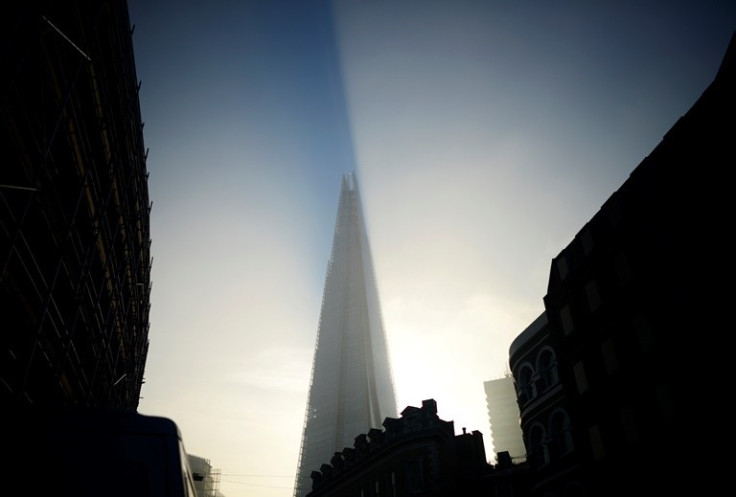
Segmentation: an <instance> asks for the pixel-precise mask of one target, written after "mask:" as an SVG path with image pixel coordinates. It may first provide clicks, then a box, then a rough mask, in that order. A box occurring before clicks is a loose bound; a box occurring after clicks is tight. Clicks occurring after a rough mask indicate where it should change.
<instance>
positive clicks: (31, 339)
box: [0, 0, 151, 410]
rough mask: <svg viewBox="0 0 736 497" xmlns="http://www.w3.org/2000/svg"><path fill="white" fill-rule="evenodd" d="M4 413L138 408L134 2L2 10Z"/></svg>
mask: <svg viewBox="0 0 736 497" xmlns="http://www.w3.org/2000/svg"><path fill="white" fill-rule="evenodd" d="M0 67H2V71H1V72H0V90H1V91H2V100H1V101H0V154H1V156H2V167H0V331H1V332H0V405H2V406H3V407H7V406H10V405H13V406H22V405H35V406H39V405H54V406H59V405H77V406H87V407H106V408H122V409H129V410H135V409H137V406H138V400H139V398H140V390H141V385H142V383H143V371H144V367H145V362H146V356H147V352H148V326H149V294H150V290H151V282H150V265H151V257H150V243H151V240H150V236H149V209H150V204H149V198H148V183H147V181H148V173H147V171H146V149H145V147H144V143H143V131H142V130H143V125H142V122H141V114H140V107H139V100H138V89H139V83H138V80H137V77H136V69H135V61H134V57H133V42H132V29H131V25H130V20H129V17H128V7H127V3H126V2H125V0H80V1H74V2H60V1H51V0H24V1H16V0H12V1H11V2H8V3H6V4H4V6H3V14H2V16H0Z"/></svg>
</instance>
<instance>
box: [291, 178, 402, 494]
mask: <svg viewBox="0 0 736 497" xmlns="http://www.w3.org/2000/svg"><path fill="white" fill-rule="evenodd" d="M395 416H396V396H395V392H394V385H393V378H392V374H391V363H390V359H389V353H388V347H387V342H386V334H385V332H384V328H383V319H382V317H381V307H380V302H379V299H378V289H377V286H376V280H375V275H374V271H373V261H372V258H371V252H370V247H369V244H368V235H367V230H366V224H365V219H364V216H363V207H362V205H361V200H360V193H359V190H358V182H357V178H356V176H355V174H354V173H352V174H345V175H343V177H342V183H341V188H340V200H339V204H338V210H337V220H336V221H335V234H334V239H333V242H332V253H331V256H330V261H329V264H328V267H327V276H326V278H325V288H324V294H323V297H322V311H321V314H320V320H319V328H318V332H317V344H316V347H315V351H314V361H313V363H312V381H311V383H310V390H309V399H308V402H307V410H306V414H305V419H304V432H303V436H302V445H301V451H300V455H299V467H298V470H297V479H296V484H295V489H294V495H295V497H302V496H304V495H306V494H307V493H308V492H309V491H310V490H311V478H310V474H311V472H312V471H314V470H319V468H320V466H321V465H322V464H323V463H329V461H330V459H331V458H332V456H333V455H334V453H335V452H340V451H342V450H343V449H344V448H345V447H352V446H353V443H354V440H355V437H357V436H358V435H360V434H362V433H367V432H368V430H369V429H371V428H381V427H382V424H383V420H384V419H385V418H386V417H395Z"/></svg>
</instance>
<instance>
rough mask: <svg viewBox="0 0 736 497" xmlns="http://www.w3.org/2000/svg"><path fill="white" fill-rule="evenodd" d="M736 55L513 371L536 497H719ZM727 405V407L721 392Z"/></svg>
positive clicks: (608, 213) (563, 283)
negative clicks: (688, 492) (686, 495)
mask: <svg viewBox="0 0 736 497" xmlns="http://www.w3.org/2000/svg"><path fill="white" fill-rule="evenodd" d="M735 58H736V46H735V45H734V39H732V41H731V44H730V46H729V48H728V50H727V52H726V55H725V57H724V60H723V62H722V65H721V67H720V69H719V71H718V72H717V74H716V76H715V78H714V80H713V82H712V83H711V84H710V85H709V87H708V88H707V89H706V90H705V91H704V92H703V94H702V95H701V96H700V98H699V99H698V100H697V101H696V102H695V103H694V105H693V106H692V107H691V108H690V110H688V112H687V113H686V114H685V115H683V116H682V117H681V118H680V119H679V120H678V121H677V122H676V123H675V125H674V126H673V127H672V128H671V129H670V130H669V132H668V133H667V134H666V135H665V136H664V138H663V139H662V141H661V142H660V143H659V145H657V147H656V148H654V150H653V151H652V152H651V153H650V154H649V156H647V157H646V158H645V159H644V160H643V161H642V162H641V163H640V164H639V165H638V166H637V167H636V168H635V169H634V171H633V172H632V173H631V175H630V177H629V178H628V179H627V181H626V182H624V184H623V185H622V186H621V187H620V188H619V189H618V190H617V191H616V192H615V193H614V194H613V195H612V196H611V197H610V198H609V199H608V200H607V201H606V202H605V203H604V204H603V206H602V207H601V209H600V210H599V212H598V213H596V214H595V216H593V218H592V219H591V220H590V221H589V222H588V223H586V225H585V226H583V228H582V229H581V230H580V231H579V232H578V233H577V235H576V236H575V237H574V239H573V240H572V242H571V243H570V244H569V245H568V246H567V247H566V248H565V249H564V250H563V251H562V252H561V253H560V254H559V255H558V256H557V257H555V258H554V259H553V261H552V266H551V271H550V277H549V285H548V288H547V294H546V296H545V297H544V306H545V313H543V314H542V315H541V316H540V317H539V319H537V320H536V321H535V323H533V324H532V325H531V326H530V327H529V328H528V329H527V330H526V331H524V332H523V333H522V334H521V335H519V337H518V338H517V339H516V340H515V341H514V343H513V344H512V346H511V349H510V364H511V367H512V370H513V374H514V378H515V381H516V387H517V394H518V402H519V406H520V414H521V421H522V429H523V432H524V438H525V444H526V447H527V451H528V460H529V464H530V467H531V470H532V471H533V474H534V483H533V488H532V492H531V494H532V495H534V496H547V495H549V496H552V495H559V496H563V495H564V496H573V495H575V496H577V495H588V496H608V495H631V494H652V495H667V494H673V493H676V494H677V495H679V494H681V493H682V491H683V490H684V489H692V491H693V492H694V493H695V494H697V495H701V494H705V495H710V494H714V493H716V491H717V490H716V489H717V488H718V486H719V484H717V483H716V482H718V481H721V480H722V479H723V478H724V476H722V475H723V473H721V472H720V470H719V468H720V464H721V463H719V460H720V458H719V457H718V456H717V455H716V454H718V453H720V450H718V449H716V450H715V452H714V453H709V448H710V447H712V446H713V444H714V442H716V441H717V440H719V438H720V437H721V430H722V425H721V424H720V423H719V422H718V421H717V418H718V415H717V414H716V413H717V409H718V402H717V400H718V398H719V394H722V392H723V388H724V387H725V385H726V381H727V380H726V378H727V368H726V366H725V364H727V363H728V362H726V361H724V357H723V352H721V351H719V349H720V348H722V346H721V345H719V344H721V343H724V342H723V341H724V340H725V338H718V337H719V336H720V335H721V334H722V332H723V331H726V328H727V327H728V326H729V323H730V316H729V315H727V314H730V312H729V310H730V306H729V305H728V303H726V297H725V295H726V292H725V290H724V286H723V283H722V281H721V279H722V277H723V276H724V275H725V274H727V267H730V265H729V257H728V256H730V255H731V254H730V253H727V252H729V251H728V250H727V249H726V247H729V246H730V242H727V240H728V239H729V238H730V237H728V236H727V232H728V231H730V230H731V228H728V226H732V224H733V206H732V205H731V202H730V199H731V198H732V196H733V193H732V192H730V191H728V190H727V188H728V187H729V186H730V185H731V184H732V182H731V181H730V180H729V179H728V178H729V177H730V174H731V173H730V170H731V169H732V168H733V166H734V165H736V146H734V144H735V143H736V74H735V71H736V60H735ZM720 398H721V399H722V397H720Z"/></svg>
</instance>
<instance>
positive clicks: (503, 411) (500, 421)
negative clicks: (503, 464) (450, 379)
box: [483, 373, 526, 462]
mask: <svg viewBox="0 0 736 497" xmlns="http://www.w3.org/2000/svg"><path fill="white" fill-rule="evenodd" d="M483 388H484V390H485V392H486V405H487V406H488V422H489V426H490V433H491V442H492V443H493V453H494V459H495V460H498V454H499V452H506V453H508V454H509V456H510V457H511V458H512V459H513V460H515V461H517V462H522V461H524V460H525V459H526V447H524V439H523V436H522V433H521V426H520V422H519V405H518V404H517V402H516V389H515V388H514V377H513V376H511V374H510V373H509V374H506V375H505V376H503V377H502V378H496V379H495V380H488V381H485V382H483Z"/></svg>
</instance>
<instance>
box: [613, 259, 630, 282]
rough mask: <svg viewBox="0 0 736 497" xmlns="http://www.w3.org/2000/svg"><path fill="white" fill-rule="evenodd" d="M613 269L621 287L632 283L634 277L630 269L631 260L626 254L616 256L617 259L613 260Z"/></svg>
mask: <svg viewBox="0 0 736 497" xmlns="http://www.w3.org/2000/svg"><path fill="white" fill-rule="evenodd" d="M613 268H614V270H615V271H616V277H617V278H618V282H619V284H620V285H621V286H623V285H625V284H626V283H628V282H629V281H631V277H632V275H631V269H630V267H629V258H628V257H626V254H624V253H623V252H620V253H619V254H618V255H616V258H615V259H614V260H613Z"/></svg>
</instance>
